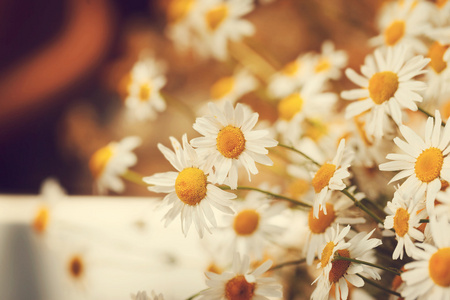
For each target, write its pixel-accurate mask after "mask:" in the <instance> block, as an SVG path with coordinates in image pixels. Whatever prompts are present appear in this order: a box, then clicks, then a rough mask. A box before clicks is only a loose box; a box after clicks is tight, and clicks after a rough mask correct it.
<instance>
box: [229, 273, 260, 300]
mask: <svg viewBox="0 0 450 300" xmlns="http://www.w3.org/2000/svg"><path fill="white" fill-rule="evenodd" d="M255 285H256V284H255V283H249V282H247V280H245V277H244V276H243V275H238V276H236V277H234V278H232V279H230V280H228V282H227V283H226V284H225V297H226V298H227V300H250V299H252V298H253V294H254V292H255Z"/></svg>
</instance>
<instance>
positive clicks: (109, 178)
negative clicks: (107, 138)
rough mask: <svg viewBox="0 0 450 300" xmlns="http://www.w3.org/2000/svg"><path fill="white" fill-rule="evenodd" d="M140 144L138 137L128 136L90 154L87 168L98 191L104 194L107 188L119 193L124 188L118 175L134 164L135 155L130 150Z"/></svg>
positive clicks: (135, 160)
mask: <svg viewBox="0 0 450 300" xmlns="http://www.w3.org/2000/svg"><path fill="white" fill-rule="evenodd" d="M140 144H141V139H140V138H139V137H137V136H129V137H126V138H124V139H122V140H121V141H120V142H111V143H109V144H108V145H107V146H105V147H103V148H100V149H98V150H97V151H96V152H94V154H92V156H91V159H90V160H89V169H90V170H91V173H92V176H93V177H94V179H95V185H96V189H97V191H98V193H100V194H104V193H106V191H107V190H112V191H114V192H116V193H120V192H122V191H123V190H124V188H125V186H124V184H123V182H122V181H121V180H120V178H119V177H120V176H121V175H123V174H124V173H125V172H126V171H127V170H128V168H129V167H131V166H133V165H135V164H136V162H137V157H136V155H135V154H134V153H133V152H132V151H133V150H134V148H136V147H137V146H139V145H140Z"/></svg>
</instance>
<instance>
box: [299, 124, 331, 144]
mask: <svg viewBox="0 0 450 300" xmlns="http://www.w3.org/2000/svg"><path fill="white" fill-rule="evenodd" d="M304 125H305V136H306V137H309V138H310V139H312V140H313V141H316V142H317V141H318V140H320V139H321V138H322V137H324V136H326V135H327V134H328V126H327V124H326V123H324V122H322V121H321V120H319V119H307V120H306V122H305V124H304Z"/></svg>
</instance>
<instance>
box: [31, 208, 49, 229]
mask: <svg viewBox="0 0 450 300" xmlns="http://www.w3.org/2000/svg"><path fill="white" fill-rule="evenodd" d="M49 216H50V214H49V210H48V208H47V207H45V206H43V207H41V208H40V209H39V210H38V212H37V214H36V216H35V217H34V220H33V225H32V226H33V229H34V230H35V231H36V232H37V233H43V232H45V230H46V229H47V225H48V220H49Z"/></svg>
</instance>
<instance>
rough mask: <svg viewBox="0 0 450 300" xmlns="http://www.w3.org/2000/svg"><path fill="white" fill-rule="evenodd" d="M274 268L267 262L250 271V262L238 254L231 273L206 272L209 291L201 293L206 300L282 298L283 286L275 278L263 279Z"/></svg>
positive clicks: (266, 299)
mask: <svg viewBox="0 0 450 300" xmlns="http://www.w3.org/2000/svg"><path fill="white" fill-rule="evenodd" d="M271 266H272V261H271V260H267V261H265V262H264V263H263V264H261V265H260V266H259V267H257V268H256V269H255V270H254V271H252V272H251V271H250V260H249V258H248V256H244V257H243V259H242V260H241V258H240V255H239V254H236V255H235V256H234V259H233V265H232V270H231V271H226V272H223V273H222V274H216V273H212V272H206V277H207V280H206V285H207V286H208V287H209V288H208V289H207V290H205V291H202V292H201V293H200V297H199V299H205V300H225V299H226V300H252V299H253V300H269V297H278V298H281V297H282V292H281V285H280V284H278V283H277V282H276V280H275V279H274V278H271V277H262V275H263V274H264V273H265V272H266V271H267V270H268V269H269V268H270V267H271Z"/></svg>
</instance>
